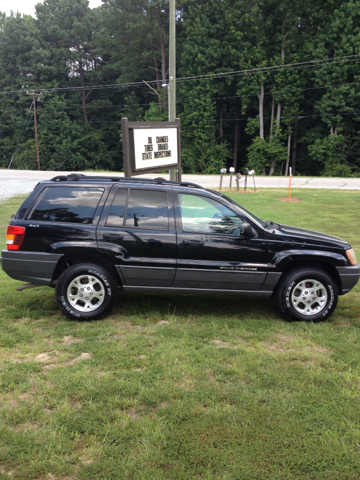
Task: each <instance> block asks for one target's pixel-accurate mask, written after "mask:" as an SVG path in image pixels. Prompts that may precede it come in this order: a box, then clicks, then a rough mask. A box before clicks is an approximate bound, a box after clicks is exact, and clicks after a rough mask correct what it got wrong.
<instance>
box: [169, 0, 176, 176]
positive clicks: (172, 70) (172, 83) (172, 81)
mask: <svg viewBox="0 0 360 480" xmlns="http://www.w3.org/2000/svg"><path fill="white" fill-rule="evenodd" d="M169 15H170V21H169V23H170V25H169V30H170V35H169V97H168V102H169V122H173V121H174V120H175V118H176V35H175V33H176V32H175V0H170V13H169ZM169 173H170V180H173V181H176V180H177V178H176V177H177V175H176V173H177V171H176V170H170V172H169Z"/></svg>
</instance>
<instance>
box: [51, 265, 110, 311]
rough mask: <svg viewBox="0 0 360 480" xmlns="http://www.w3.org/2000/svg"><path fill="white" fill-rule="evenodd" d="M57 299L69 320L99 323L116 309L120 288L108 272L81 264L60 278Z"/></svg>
mask: <svg viewBox="0 0 360 480" xmlns="http://www.w3.org/2000/svg"><path fill="white" fill-rule="evenodd" d="M55 295H56V301H57V303H58V305H59V308H60V310H61V311H62V312H63V313H64V314H65V315H66V316H68V317H69V318H71V319H73V320H75V319H77V320H97V319H99V318H103V317H104V316H105V315H107V314H108V313H110V312H111V310H112V308H113V307H114V305H115V303H116V299H117V295H118V284H117V282H116V280H115V278H114V277H113V276H112V275H111V273H109V272H108V271H107V270H106V269H105V268H103V267H100V266H99V265H95V264H91V263H79V264H77V265H73V266H71V267H69V268H67V269H66V270H65V271H64V272H63V273H62V274H61V275H60V277H59V280H58V282H57V284H56V292H55Z"/></svg>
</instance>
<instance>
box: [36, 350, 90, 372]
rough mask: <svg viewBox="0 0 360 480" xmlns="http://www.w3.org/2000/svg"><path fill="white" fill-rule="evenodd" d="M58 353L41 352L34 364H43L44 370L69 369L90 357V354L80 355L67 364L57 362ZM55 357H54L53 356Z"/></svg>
mask: <svg viewBox="0 0 360 480" xmlns="http://www.w3.org/2000/svg"><path fill="white" fill-rule="evenodd" d="M59 353H60V352H57V351H54V352H43V353H39V355H37V356H36V357H35V358H34V360H35V362H39V363H43V364H44V367H43V368H44V369H45V370H48V369H50V368H55V367H71V366H72V365H75V364H76V363H78V362H81V361H83V360H91V359H92V356H91V355H90V353H86V352H84V353H82V354H81V355H79V356H78V357H76V358H74V359H73V360H69V361H68V362H59V359H58V356H57V355H59ZM53 355H55V356H53Z"/></svg>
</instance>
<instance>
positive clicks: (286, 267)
mask: <svg viewBox="0 0 360 480" xmlns="http://www.w3.org/2000/svg"><path fill="white" fill-rule="evenodd" d="M330 258H331V260H332V261H329V260H328V258H327V257H322V256H320V257H319V256H316V255H313V256H309V255H306V256H305V258H304V257H302V256H301V255H296V256H292V255H289V256H288V257H286V258H283V259H282V261H281V262H279V263H278V265H277V269H278V270H280V271H281V273H282V274H281V276H280V277H279V280H278V282H277V285H276V288H277V287H278V286H279V284H280V282H281V279H282V278H283V277H284V275H286V274H288V273H289V272H290V271H295V270H298V269H300V268H309V269H319V270H323V271H325V272H326V273H328V274H329V275H330V276H331V278H332V279H333V280H334V282H335V283H336V286H337V288H338V291H339V292H340V291H341V280H340V276H339V273H338V271H337V269H336V266H339V265H340V262H339V259H338V258H336V257H335V258H334V257H330ZM342 265H343V263H341V266H342ZM276 288H275V290H276ZM275 290H274V291H275Z"/></svg>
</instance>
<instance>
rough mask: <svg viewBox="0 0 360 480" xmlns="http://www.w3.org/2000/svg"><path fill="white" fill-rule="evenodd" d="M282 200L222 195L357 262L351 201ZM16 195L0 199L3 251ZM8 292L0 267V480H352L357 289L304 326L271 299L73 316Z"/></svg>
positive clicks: (50, 296)
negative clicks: (347, 252) (319, 235)
mask: <svg viewBox="0 0 360 480" xmlns="http://www.w3.org/2000/svg"><path fill="white" fill-rule="evenodd" d="M292 193H293V197H298V198H300V199H301V201H300V202H298V203H292V204H288V203H284V202H280V201H278V200H277V199H278V198H281V197H286V195H287V192H286V190H278V191H276V190H266V191H263V192H259V193H256V194H255V193H254V194H246V195H245V194H231V195H232V196H233V197H234V198H235V199H237V200H238V201H239V202H240V203H242V204H243V205H244V206H245V207H247V208H249V209H250V210H252V211H254V212H255V213H256V214H258V215H259V216H261V217H263V218H265V219H266V220H273V221H275V222H282V223H288V224H293V225H298V226H302V227H307V228H312V229H317V230H320V231H323V232H326V233H330V234H334V235H338V236H340V237H342V238H344V239H346V240H348V241H349V242H350V243H351V244H352V245H353V246H354V247H355V250H356V251H357V254H358V257H359V256H360V222H359V205H360V193H357V192H350V191H342V192H338V191H328V190H326V191H324V190H317V191H314V190H301V191H300V190H298V191H293V192H292ZM314 195H317V196H316V197H315V196H314ZM20 201H21V200H20V199H19V198H17V199H11V200H10V201H8V202H6V203H2V204H0V244H1V247H2V248H5V230H6V227H7V224H8V221H9V218H10V215H11V214H13V213H15V212H16V210H17V208H18V206H19V204H20ZM19 284H20V282H17V281H14V280H12V279H10V278H8V277H7V276H6V275H5V274H4V273H3V272H2V271H0V479H21V480H24V479H26V480H27V479H44V480H45V479H50V480H60V479H64V480H65V479H67V480H70V479H121V480H122V479H135V480H138V479H164V480H169V479H174V480H175V479H176V480H178V479H224V480H230V479H231V480H263V479H264V480H268V479H271V480H275V479H281V480H283V479H284V480H285V479H286V480H292V479H296V480H298V479H301V480H304V479H306V480H308V479H314V480H323V479H324V480H325V479H326V480H334V479H336V480H337V479H341V480H350V479H351V480H355V479H356V480H357V479H359V478H360V473H359V472H360V425H359V418H360V417H359V413H360V406H359V405H360V402H359V401H360V375H359V370H360V356H359V352H360V287H359V286H357V287H356V288H355V289H354V290H353V291H352V292H350V293H349V294H348V295H345V296H343V297H340V299H339V304H338V307H337V309H336V311H335V313H334V315H333V316H332V317H331V318H330V319H329V320H328V321H327V322H325V323H319V324H311V323H309V324H307V323H300V322H294V323H286V322H284V321H283V320H282V318H281V317H280V315H279V313H278V311H277V309H276V306H275V305H274V304H273V303H272V302H271V301H268V300H261V299H260V300H259V299H247V298H245V297H239V298H234V297H206V296H193V297H191V296H181V295H180V296H173V295H169V296H167V295H121V296H120V297H119V300H118V303H117V306H116V308H115V309H114V311H113V313H112V315H110V316H109V317H108V318H106V319H105V320H102V321H96V322H75V321H71V320H69V319H67V318H66V317H64V316H62V315H61V314H60V313H59V311H58V309H57V306H56V303H55V301H54V292H53V290H51V289H49V288H46V287H41V288H37V289H33V290H26V291H23V292H17V291H16V288H17V286H18V285H19Z"/></svg>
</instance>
